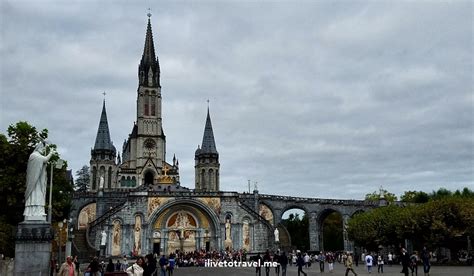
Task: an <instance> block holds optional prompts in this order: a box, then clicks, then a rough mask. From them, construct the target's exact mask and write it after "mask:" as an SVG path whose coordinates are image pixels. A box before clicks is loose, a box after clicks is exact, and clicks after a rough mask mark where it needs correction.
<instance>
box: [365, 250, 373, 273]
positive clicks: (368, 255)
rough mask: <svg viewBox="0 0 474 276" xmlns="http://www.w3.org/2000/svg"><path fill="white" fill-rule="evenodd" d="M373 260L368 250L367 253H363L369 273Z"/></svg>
mask: <svg viewBox="0 0 474 276" xmlns="http://www.w3.org/2000/svg"><path fill="white" fill-rule="evenodd" d="M373 261H374V258H373V257H372V255H371V254H370V252H368V253H367V255H365V265H366V266H367V271H368V272H369V274H370V273H372V265H373Z"/></svg>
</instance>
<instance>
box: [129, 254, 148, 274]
mask: <svg viewBox="0 0 474 276" xmlns="http://www.w3.org/2000/svg"><path fill="white" fill-rule="evenodd" d="M144 265H145V259H144V258H143V257H138V259H137V261H136V262H135V263H134V264H133V265H131V266H130V267H129V268H127V269H126V270H125V272H127V275H128V276H143V266H144Z"/></svg>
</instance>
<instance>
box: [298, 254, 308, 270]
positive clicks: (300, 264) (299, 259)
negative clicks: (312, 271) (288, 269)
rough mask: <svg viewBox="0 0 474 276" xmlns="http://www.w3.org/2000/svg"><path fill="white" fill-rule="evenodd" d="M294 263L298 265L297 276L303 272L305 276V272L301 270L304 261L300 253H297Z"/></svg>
mask: <svg viewBox="0 0 474 276" xmlns="http://www.w3.org/2000/svg"><path fill="white" fill-rule="evenodd" d="M296 265H297V266H298V276H300V273H302V274H304V276H306V275H307V274H306V272H304V271H303V266H304V265H305V261H304V258H303V256H301V253H298V256H297V258H296Z"/></svg>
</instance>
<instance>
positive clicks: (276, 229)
mask: <svg viewBox="0 0 474 276" xmlns="http://www.w3.org/2000/svg"><path fill="white" fill-rule="evenodd" d="M273 234H274V235H275V242H280V232H279V231H278V228H275V231H274V232H273Z"/></svg>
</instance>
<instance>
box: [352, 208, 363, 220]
mask: <svg viewBox="0 0 474 276" xmlns="http://www.w3.org/2000/svg"><path fill="white" fill-rule="evenodd" d="M362 213H365V210H363V209H357V210H355V211H354V212H352V213H351V214H350V217H351V218H352V217H354V216H355V215H358V214H362Z"/></svg>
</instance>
